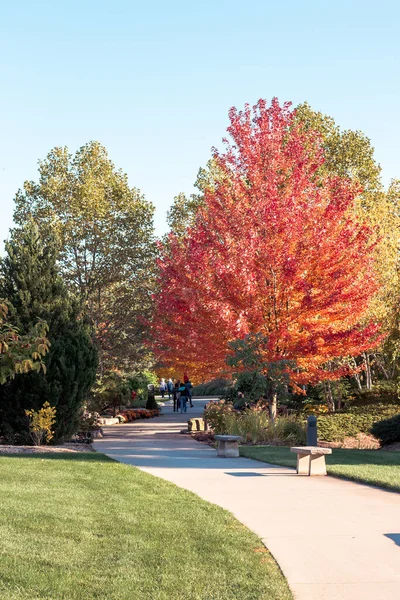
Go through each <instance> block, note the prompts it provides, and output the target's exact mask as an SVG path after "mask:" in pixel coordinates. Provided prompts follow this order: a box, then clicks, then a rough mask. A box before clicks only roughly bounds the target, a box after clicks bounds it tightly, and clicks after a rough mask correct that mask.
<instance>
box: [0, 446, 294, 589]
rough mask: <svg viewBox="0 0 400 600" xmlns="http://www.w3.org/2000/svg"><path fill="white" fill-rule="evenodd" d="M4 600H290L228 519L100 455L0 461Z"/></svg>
mask: <svg viewBox="0 0 400 600" xmlns="http://www.w3.org/2000/svg"><path fill="white" fill-rule="evenodd" d="M0 494H1V498H2V510H1V511H0V538H1V540H2V543H1V550H0V552H1V555H0V598H1V599H4V600H6V599H7V600H17V599H18V600H20V599H26V600H97V599H99V600H100V599H102V600H104V599H105V598H107V600H136V599H137V600H139V599H140V600H188V599H189V598H190V599H191V600H235V599H237V600H291V599H292V595H291V593H290V591H289V588H288V585H287V582H286V580H285V578H284V577H283V575H282V573H281V571H280V569H279V567H278V565H277V564H276V562H275V560H274V559H273V558H272V556H271V554H270V553H269V552H268V551H267V550H266V549H265V547H264V546H263V544H262V542H261V541H260V539H259V538H258V537H257V536H256V535H255V534H254V533H253V532H251V531H250V530H248V529H247V528H246V527H245V526H244V525H242V524H241V523H240V522H239V521H237V519H235V518H234V517H233V515H232V514H231V513H229V512H228V511H226V510H224V509H222V508H220V507H218V506H216V505H213V504H210V503H208V502H206V501H204V500H202V499H201V498H199V497H198V496H196V495H195V494H193V493H192V492H189V491H186V490H184V489H182V488H179V487H177V486H175V485H174V484H172V483H169V482H167V481H165V480H163V479H160V478H158V477H154V476H152V475H149V474H147V473H144V472H142V471H140V470H139V469H136V468H134V467H131V466H128V465H124V464H121V463H118V462H115V461H113V460H111V459H109V458H108V457H106V456H105V455H103V454H99V453H93V454H90V453H85V454H83V453H82V454H78V453H77V454H73V455H66V454H63V455H61V454H50V455H49V454H46V455H43V454H41V455H22V456H21V455H8V456H1V457H0Z"/></svg>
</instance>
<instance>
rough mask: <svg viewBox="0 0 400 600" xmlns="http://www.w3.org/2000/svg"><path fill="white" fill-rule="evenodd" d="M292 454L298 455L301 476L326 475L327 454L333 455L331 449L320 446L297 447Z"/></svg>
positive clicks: (298, 469)
mask: <svg viewBox="0 0 400 600" xmlns="http://www.w3.org/2000/svg"><path fill="white" fill-rule="evenodd" d="M290 452H294V453H295V454H297V473H298V474H299V475H326V464H325V454H332V449H331V448H318V446H295V447H293V448H290Z"/></svg>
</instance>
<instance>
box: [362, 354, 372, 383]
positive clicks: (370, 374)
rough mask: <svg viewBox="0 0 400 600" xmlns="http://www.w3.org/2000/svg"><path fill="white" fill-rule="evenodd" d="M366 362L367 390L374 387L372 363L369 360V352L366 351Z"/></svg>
mask: <svg viewBox="0 0 400 600" xmlns="http://www.w3.org/2000/svg"><path fill="white" fill-rule="evenodd" d="M363 356H364V364H365V385H366V388H367V390H371V389H372V373H371V363H370V360H369V356H368V353H367V352H364V354H363Z"/></svg>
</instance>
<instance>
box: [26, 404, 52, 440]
mask: <svg viewBox="0 0 400 600" xmlns="http://www.w3.org/2000/svg"><path fill="white" fill-rule="evenodd" d="M25 414H26V416H27V417H29V432H30V434H31V438H32V441H33V443H34V444H35V446H42V445H44V444H48V443H49V442H50V440H51V439H52V438H53V434H54V432H53V431H52V429H51V428H52V426H53V425H54V423H55V422H56V409H55V407H54V406H50V404H49V403H48V402H45V403H44V404H43V406H42V408H41V409H40V410H38V411H37V412H36V411H35V410H26V411H25Z"/></svg>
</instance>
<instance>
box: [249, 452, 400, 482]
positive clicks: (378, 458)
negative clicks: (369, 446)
mask: <svg viewBox="0 0 400 600" xmlns="http://www.w3.org/2000/svg"><path fill="white" fill-rule="evenodd" d="M240 454H241V455H242V456H247V457H248V458H255V459H256V460H261V461H264V462H269V463H272V464H275V465H283V466H285V467H295V466H296V455H295V454H293V453H292V452H290V449H289V448H286V447H282V446H241V447H240ZM326 465H327V471H328V474H329V475H335V476H336V477H345V478H346V479H352V480H353V481H359V482H361V483H368V484H371V485H377V486H380V487H384V488H388V489H389V490H396V491H397V492H400V452H386V451H384V450H343V449H340V448H338V449H333V450H332V454H331V455H328V456H327V457H326Z"/></svg>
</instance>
